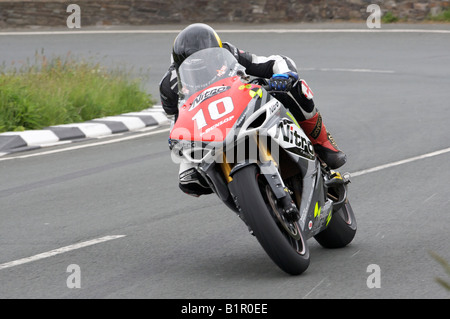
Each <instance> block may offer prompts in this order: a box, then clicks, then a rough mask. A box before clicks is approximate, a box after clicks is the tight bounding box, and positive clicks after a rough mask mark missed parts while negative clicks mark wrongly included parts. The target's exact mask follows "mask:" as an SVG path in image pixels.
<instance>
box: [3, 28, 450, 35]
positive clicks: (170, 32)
mask: <svg viewBox="0 0 450 319" xmlns="http://www.w3.org/2000/svg"><path fill="white" fill-rule="evenodd" d="M180 31H181V29H173V30H77V31H69V30H67V31H62V30H60V31H9V32H0V36H2V35H4V36H8V35H32V36H33V35H77V34H78V35H81V34H84V35H89V34H178V33H179V32H180ZM216 32H217V33H219V34H220V33H435V34H450V30H442V29H441V30H439V29H216Z"/></svg>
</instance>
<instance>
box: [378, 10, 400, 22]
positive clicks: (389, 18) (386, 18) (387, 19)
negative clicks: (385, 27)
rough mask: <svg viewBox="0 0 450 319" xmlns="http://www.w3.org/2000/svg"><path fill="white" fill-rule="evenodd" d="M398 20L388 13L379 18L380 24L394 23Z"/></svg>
mask: <svg viewBox="0 0 450 319" xmlns="http://www.w3.org/2000/svg"><path fill="white" fill-rule="evenodd" d="M398 20H399V18H398V17H397V16H395V15H394V14H393V13H392V12H390V11H388V12H386V13H385V14H384V15H383V16H382V17H381V22H382V23H394V22H398Z"/></svg>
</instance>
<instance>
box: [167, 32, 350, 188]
mask: <svg viewBox="0 0 450 319" xmlns="http://www.w3.org/2000/svg"><path fill="white" fill-rule="evenodd" d="M212 47H221V48H224V49H227V50H228V51H230V52H231V53H232V54H233V55H234V57H235V58H236V60H237V61H238V63H239V64H241V65H242V66H244V67H245V68H246V73H247V74H249V75H252V76H256V77H261V78H266V79H268V84H269V86H270V87H271V88H273V89H275V90H277V91H280V90H283V91H286V93H284V94H277V95H276V98H277V99H278V100H280V101H281V102H282V103H283V105H284V106H286V107H287V108H288V109H289V111H290V112H291V113H292V114H293V115H294V117H295V119H296V120H297V122H298V123H299V125H300V127H301V128H302V129H303V131H304V132H305V133H306V135H307V136H308V138H309V139H310V140H311V142H312V144H313V145H314V150H315V152H316V154H317V155H318V157H319V158H320V159H321V160H322V161H324V162H325V163H326V164H327V165H328V166H329V167H330V168H331V169H335V168H338V167H341V166H342V165H344V164H345V162H346V155H345V154H344V153H343V152H342V151H341V150H339V149H338V147H337V145H336V143H335V141H334V140H333V138H332V137H331V135H330V133H329V132H327V130H326V128H325V125H324V124H323V120H322V117H321V115H320V113H319V112H318V110H317V108H316V106H315V105H314V102H313V99H312V98H313V93H312V91H311V90H310V88H309V87H308V85H307V84H306V82H305V81H304V80H302V79H299V78H298V74H297V69H296V66H295V63H294V61H292V60H291V59H290V58H288V57H285V56H281V55H272V56H269V57H262V56H256V55H254V54H251V53H249V52H246V51H242V50H238V49H237V48H236V47H235V46H233V45H232V44H230V43H227V42H222V41H221V40H220V38H219V36H218V35H217V33H216V32H215V31H214V29H213V28H211V27H210V26H208V25H206V24H203V23H195V24H191V25H189V26H187V27H186V28H185V29H183V30H182V31H181V32H180V33H179V34H178V36H177V37H176V38H175V42H174V44H173V51H172V58H173V63H172V64H171V66H170V67H169V70H168V71H167V72H166V74H165V75H164V77H163V78H162V80H161V82H160V84H159V89H160V95H161V103H162V107H163V109H164V111H165V112H166V113H167V114H168V115H174V116H175V120H176V119H177V116H178V85H177V84H178V83H177V72H176V71H177V68H178V67H179V66H180V64H181V63H182V62H183V61H184V60H185V59H186V58H187V57H188V56H190V55H191V54H193V53H195V52H197V51H200V50H203V49H207V48H212ZM179 182H180V185H179V186H180V188H181V190H182V191H183V192H185V193H187V194H189V195H192V196H200V195H203V194H210V193H211V192H212V191H211V189H210V187H209V186H208V184H207V183H206V181H205V180H204V179H203V178H202V177H201V175H200V174H199V173H198V172H197V170H196V168H195V167H192V166H190V165H188V164H184V163H182V164H181V166H180V174H179Z"/></svg>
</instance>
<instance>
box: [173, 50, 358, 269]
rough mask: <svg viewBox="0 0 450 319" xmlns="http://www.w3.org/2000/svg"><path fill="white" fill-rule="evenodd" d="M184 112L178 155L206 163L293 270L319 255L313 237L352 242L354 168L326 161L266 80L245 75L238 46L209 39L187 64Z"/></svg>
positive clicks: (216, 183) (213, 182)
mask: <svg viewBox="0 0 450 319" xmlns="http://www.w3.org/2000/svg"><path fill="white" fill-rule="evenodd" d="M178 88H179V90H178V91H179V113H178V118H177V120H176V122H174V123H172V128H171V131H170V136H169V141H170V142H171V150H172V153H171V154H172V158H173V160H179V161H185V162H186V163H189V164H190V165H193V166H194V167H196V168H197V170H198V172H199V173H200V174H201V176H202V177H203V178H204V179H205V180H206V182H207V183H208V184H209V186H210V188H211V189H212V191H213V192H214V193H215V194H216V195H217V196H218V197H219V198H220V199H221V200H222V201H223V203H224V204H225V205H226V206H227V207H229V208H230V209H231V210H233V211H234V212H235V213H236V214H237V215H238V216H239V217H240V218H241V219H242V221H243V222H244V223H245V224H246V225H247V227H248V229H249V231H250V233H251V234H252V235H254V236H255V237H256V239H257V240H258V242H259V243H260V245H261V246H262V247H263V249H264V250H265V252H266V253H267V255H268V256H269V257H270V258H271V259H272V261H273V262H274V263H275V264H276V265H277V266H278V267H279V268H280V269H282V270H283V271H284V272H286V273H288V274H291V275H299V274H301V273H303V272H304V271H305V270H306V269H307V268H308V266H309V264H310V253H309V246H308V243H307V241H308V240H309V239H311V238H314V239H315V240H317V242H318V243H319V244H320V245H322V246H323V247H326V248H339V247H344V246H346V245H348V244H349V243H350V242H351V241H352V240H353V238H354V236H355V233H356V229H357V226H356V219H355V215H354V213H353V210H352V207H351V205H350V202H349V200H348V198H347V185H348V183H349V182H350V175H349V174H348V173H346V174H342V175H341V174H340V173H339V172H337V171H333V170H331V169H330V168H328V167H327V166H326V164H325V163H323V162H322V161H321V160H320V159H319V158H318V157H316V154H315V152H314V148H313V145H312V144H311V142H310V140H309V139H308V137H307V136H306V134H305V133H304V132H303V131H302V129H301V128H300V126H299V125H298V123H297V121H296V120H295V118H294V117H293V116H292V114H291V113H290V112H289V110H288V109H287V108H286V107H285V106H284V105H283V104H282V103H281V102H280V101H279V100H278V99H277V98H276V97H275V96H276V94H281V93H280V92H278V93H277V92H271V91H270V89H269V87H268V85H267V81H266V80H265V79H261V78H252V77H250V76H248V75H246V74H245V68H244V67H243V66H241V65H240V64H239V63H238V62H237V60H236V59H235V58H234V57H233V55H232V54H231V53H230V52H229V51H227V50H226V49H223V48H210V49H205V50H201V51H198V52H196V53H194V54H192V55H190V56H189V57H188V58H187V59H186V60H185V61H183V63H182V64H181V65H180V67H179V69H178Z"/></svg>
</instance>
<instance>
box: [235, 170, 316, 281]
mask: <svg viewBox="0 0 450 319" xmlns="http://www.w3.org/2000/svg"><path fill="white" fill-rule="evenodd" d="M233 184H234V185H235V189H234V192H235V194H234V195H235V196H236V197H237V201H238V203H239V206H240V207H241V209H242V211H243V214H244V216H245V220H246V222H247V223H248V225H249V226H250V228H251V229H252V230H253V234H254V235H255V237H256V238H257V240H258V242H259V243H260V245H261V246H262V247H263V249H264V250H265V252H266V253H267V255H268V256H269V257H270V258H271V259H272V261H273V262H274V263H275V264H276V265H277V266H278V267H279V268H281V269H282V270H283V271H284V272H286V273H288V274H290V275H300V274H301V273H303V272H304V271H305V270H306V269H307V268H308V267H309V263H310V257H309V247H308V244H307V242H306V240H304V236H303V234H302V231H301V228H300V226H299V225H298V222H295V223H290V222H288V221H286V220H284V217H283V216H282V214H281V213H280V212H279V211H278V209H276V207H277V205H276V204H277V203H276V199H275V196H273V194H272V192H271V190H270V187H268V184H267V181H266V180H265V177H263V176H261V175H259V169H258V168H257V167H256V166H255V165H250V166H247V167H244V168H242V169H240V170H239V171H237V172H236V173H235V174H234V175H233Z"/></svg>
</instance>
